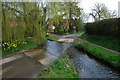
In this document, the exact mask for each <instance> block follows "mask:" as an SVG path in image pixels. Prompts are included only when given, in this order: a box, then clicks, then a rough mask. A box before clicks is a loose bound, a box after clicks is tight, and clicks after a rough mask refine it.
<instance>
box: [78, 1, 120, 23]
mask: <svg viewBox="0 0 120 80" xmlns="http://www.w3.org/2000/svg"><path fill="white" fill-rule="evenodd" d="M119 1H120V0H81V3H80V5H79V6H80V7H82V8H83V11H84V12H85V13H90V12H91V8H92V7H93V6H94V4H95V3H97V2H100V3H104V4H105V5H106V7H107V8H108V9H109V10H112V11H114V10H116V11H117V13H118V2H119ZM88 22H93V19H91V18H90V19H89V21H88Z"/></svg>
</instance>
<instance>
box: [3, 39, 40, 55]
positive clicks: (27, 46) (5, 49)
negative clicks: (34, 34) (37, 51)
mask: <svg viewBox="0 0 120 80" xmlns="http://www.w3.org/2000/svg"><path fill="white" fill-rule="evenodd" d="M20 42H26V44H19V41H14V42H12V43H11V44H16V45H17V47H13V46H11V47H10V46H8V45H7V44H6V45H5V46H2V56H3V57H4V56H7V55H11V54H14V53H15V52H19V51H21V50H27V49H33V48H37V47H38V45H37V44H36V43H35V41H34V40H33V38H26V39H25V40H23V41H20ZM9 44H10V43H9Z"/></svg>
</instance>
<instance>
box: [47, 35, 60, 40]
mask: <svg viewBox="0 0 120 80" xmlns="http://www.w3.org/2000/svg"><path fill="white" fill-rule="evenodd" d="M47 39H48V40H51V41H57V40H58V39H59V38H58V37H55V36H48V37H47Z"/></svg>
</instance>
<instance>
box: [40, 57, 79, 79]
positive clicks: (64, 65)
mask: <svg viewBox="0 0 120 80" xmlns="http://www.w3.org/2000/svg"><path fill="white" fill-rule="evenodd" d="M38 76H39V77H42V78H79V75H78V73H77V72H76V69H75V67H74V65H73V64H72V63H71V62H70V61H69V59H68V58H67V56H63V57H61V58H58V59H56V60H55V61H54V63H53V64H52V65H51V66H50V67H48V68H46V69H44V70H43V71H42V72H41V73H39V75H38Z"/></svg>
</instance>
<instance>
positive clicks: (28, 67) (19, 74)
mask: <svg viewBox="0 0 120 80" xmlns="http://www.w3.org/2000/svg"><path fill="white" fill-rule="evenodd" d="M70 46H71V44H70V43H58V42H55V41H47V42H46V43H45V47H46V49H45V50H43V51H42V52H41V48H38V49H34V50H31V51H28V52H27V53H28V54H29V55H31V56H30V57H32V58H30V57H27V56H25V55H23V57H21V58H19V59H17V60H14V61H12V62H10V63H7V64H4V65H3V77H4V78H23V77H24V78H33V77H36V76H37V74H38V73H39V72H40V71H41V70H43V69H44V68H45V67H47V66H49V65H51V64H52V63H53V61H54V60H55V59H56V58H59V57H61V56H63V55H66V54H67V55H68V56H69V58H70V60H71V61H72V62H73V63H74V64H75V66H76V68H77V71H78V73H79V75H80V78H120V73H119V71H117V70H115V69H113V68H111V67H109V66H107V65H106V64H105V63H102V62H101V61H98V60H96V59H94V58H93V57H90V56H88V55H87V54H86V53H85V52H82V51H78V50H77V49H75V48H72V47H70ZM69 47H70V48H69ZM36 60H37V61H38V62H37V61H36Z"/></svg>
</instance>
